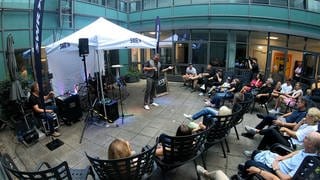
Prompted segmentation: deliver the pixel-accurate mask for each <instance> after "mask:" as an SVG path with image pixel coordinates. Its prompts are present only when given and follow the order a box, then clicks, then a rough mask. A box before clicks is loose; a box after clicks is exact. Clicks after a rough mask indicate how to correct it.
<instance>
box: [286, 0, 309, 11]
mask: <svg viewBox="0 0 320 180" xmlns="http://www.w3.org/2000/svg"><path fill="white" fill-rule="evenodd" d="M289 2H290V7H293V8H297V9H305V7H306V4H305V3H306V0H291V1H289Z"/></svg>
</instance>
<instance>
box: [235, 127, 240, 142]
mask: <svg viewBox="0 0 320 180" xmlns="http://www.w3.org/2000/svg"><path fill="white" fill-rule="evenodd" d="M233 127H234V131H235V132H236V136H237V139H238V140H240V138H239V134H238V130H237V126H236V125H235V126H233Z"/></svg>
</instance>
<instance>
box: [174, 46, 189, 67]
mask: <svg viewBox="0 0 320 180" xmlns="http://www.w3.org/2000/svg"><path fill="white" fill-rule="evenodd" d="M175 49H176V54H175V56H176V58H175V59H176V63H183V64H187V63H188V53H189V45H188V43H176V44H175Z"/></svg>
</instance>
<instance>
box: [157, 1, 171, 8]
mask: <svg viewBox="0 0 320 180" xmlns="http://www.w3.org/2000/svg"><path fill="white" fill-rule="evenodd" d="M172 3H173V1H172V0H159V1H158V7H169V6H172Z"/></svg>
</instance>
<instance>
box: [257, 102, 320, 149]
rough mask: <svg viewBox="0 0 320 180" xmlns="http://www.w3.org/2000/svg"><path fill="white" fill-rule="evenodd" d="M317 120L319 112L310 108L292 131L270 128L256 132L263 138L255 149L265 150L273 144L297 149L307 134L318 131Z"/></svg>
mask: <svg viewBox="0 0 320 180" xmlns="http://www.w3.org/2000/svg"><path fill="white" fill-rule="evenodd" d="M319 118H320V110H319V109H318V108H315V107H312V108H310V109H309V110H308V113H307V115H306V117H305V118H304V119H302V120H301V121H300V122H299V123H298V124H296V125H295V126H294V127H293V129H291V128H287V127H281V128H280V129H278V128H276V127H270V128H268V129H262V130H256V132H257V134H260V135H262V136H263V138H262V140H261V141H260V144H259V145H258V148H257V149H258V150H265V149H266V148H267V147H270V146H271V145H273V144H275V143H280V144H282V145H284V146H287V147H292V148H293V149H296V148H297V146H298V148H299V146H301V145H302V143H303V139H304V137H305V136H306V135H307V134H309V133H310V132H313V131H317V130H318V122H319Z"/></svg>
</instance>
